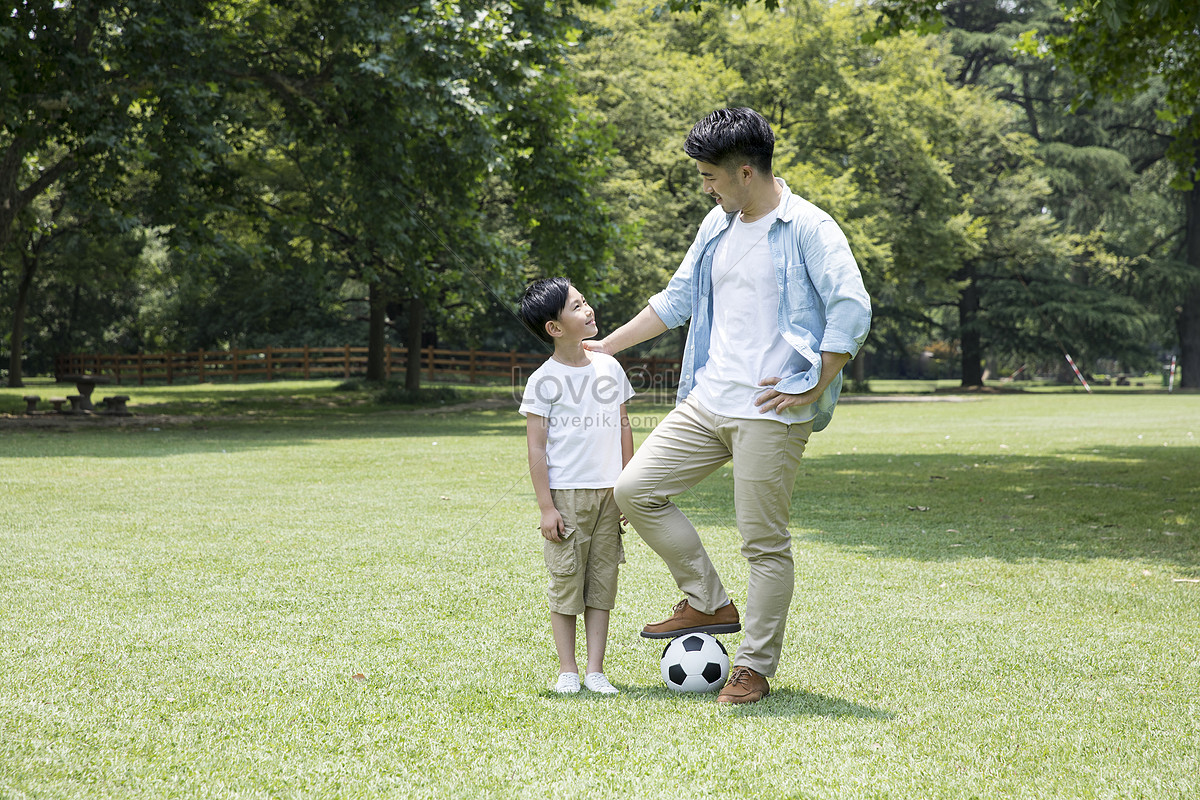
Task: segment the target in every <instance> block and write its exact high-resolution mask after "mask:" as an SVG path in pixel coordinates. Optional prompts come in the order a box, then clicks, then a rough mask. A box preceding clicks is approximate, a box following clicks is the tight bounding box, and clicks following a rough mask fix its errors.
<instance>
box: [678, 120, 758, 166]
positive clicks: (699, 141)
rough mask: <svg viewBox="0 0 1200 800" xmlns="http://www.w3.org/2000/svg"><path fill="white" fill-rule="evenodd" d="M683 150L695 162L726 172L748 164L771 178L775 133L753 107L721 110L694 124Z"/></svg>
mask: <svg viewBox="0 0 1200 800" xmlns="http://www.w3.org/2000/svg"><path fill="white" fill-rule="evenodd" d="M683 149H684V151H685V152H686V153H687V154H688V157H689V158H694V159H695V160H696V161H704V162H706V163H709V164H716V165H717V166H718V167H722V168H724V169H732V168H736V167H739V166H741V165H742V164H749V165H750V166H752V167H754V169H756V170H758V171H759V172H761V173H764V174H767V175H770V174H771V158H772V156H774V154H775V134H774V133H772V132H771V124H770V123H769V122H767V121H766V120H765V119H763V116H762V114H759V113H758V112H757V111H755V110H754V109H752V108H719V109H717V110H716V111H714V112H712V113H711V114H709V115H708V116H707V117H705V118H704V119H702V120H700V121H699V122H697V123H696V124H695V126H694V127H693V128H692V131H691V133H689V134H688V136H687V141H686V142H684V145H683ZM733 161H737V163H736V164H734V163H731V162H733Z"/></svg>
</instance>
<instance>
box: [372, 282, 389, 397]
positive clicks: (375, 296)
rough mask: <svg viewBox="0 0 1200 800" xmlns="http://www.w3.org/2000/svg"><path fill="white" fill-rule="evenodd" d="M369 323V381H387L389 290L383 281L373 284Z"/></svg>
mask: <svg viewBox="0 0 1200 800" xmlns="http://www.w3.org/2000/svg"><path fill="white" fill-rule="evenodd" d="M367 305H368V307H369V311H368V321H367V380H369V381H378V382H381V383H382V382H383V381H384V380H386V379H387V364H386V363H385V362H386V357H387V290H386V289H385V288H384V286H383V281H382V280H380V279H378V278H377V279H376V280H375V281H374V282H372V283H371V288H370V296H369V299H368V301H367Z"/></svg>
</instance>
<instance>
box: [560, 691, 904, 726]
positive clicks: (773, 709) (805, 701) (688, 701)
mask: <svg viewBox="0 0 1200 800" xmlns="http://www.w3.org/2000/svg"><path fill="white" fill-rule="evenodd" d="M613 685H614V686H616V687H617V688H618V689H620V690H621V694H620V695H619V697H625V698H630V699H635V700H647V701H657V702H670V703H674V704H677V705H680V706H688V705H692V704H697V705H710V704H712V705H715V704H716V702H717V695H716V693H715V692H713V693H709V694H689V693H680V692H673V691H671V690H670V689H667V688H666V687H664V686H654V687H646V686H628V685H622V684H613ZM542 694H543V696H546V697H550V698H552V699H563V700H570V701H576V702H577V701H579V700H581V699H582V700H593V701H595V702H608V701H611V700H613V699H614V698H612V697H604V696H601V695H596V694H592V693H590V692H586V691H581V692H580V693H579V694H578V695H557V694H555V693H554V692H552V691H550V690H546V691H545V692H543V693H542ZM728 709H729V711H730V712H731V713H733V714H736V715H738V716H747V717H829V718H842V719H845V718H849V719H894V718H895V716H896V715H895V714H893V713H892V712H890V711H885V710H883V709H879V708H872V707H870V706H864V705H860V704H859V703H855V702H853V701H851V700H846V699H844V698H840V697H826V696H825V695H822V694H814V693H812V692H806V691H804V690H798V689H789V688H786V687H780V688H777V689H772V690H771V694H770V695H768V696H767V698H766V699H765V700H762V701H760V702H757V703H748V704H745V705H740V706H728Z"/></svg>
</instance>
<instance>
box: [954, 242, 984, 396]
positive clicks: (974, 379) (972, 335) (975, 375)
mask: <svg viewBox="0 0 1200 800" xmlns="http://www.w3.org/2000/svg"><path fill="white" fill-rule="evenodd" d="M962 279H965V280H966V281H967V285H966V287H965V288H964V289H963V292H962V296H961V297H959V298H958V335H959V341H960V343H961V348H962V385H963V386H983V342H982V340H981V337H980V336H979V326H978V325H977V324H976V323H977V322H978V319H979V286H978V285H977V284H976V283H975V265H974V264H968V265H967V266H966V267H965V268H964V269H963V273H962V275H961V276H960V280H962Z"/></svg>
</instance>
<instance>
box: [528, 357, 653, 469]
mask: <svg viewBox="0 0 1200 800" xmlns="http://www.w3.org/2000/svg"><path fill="white" fill-rule="evenodd" d="M588 356H589V357H590V358H591V363H590V364H588V365H587V366H584V367H571V366H567V365H566V364H563V363H562V362H560V361H555V360H554V359H553V358H551V359H548V360H547V361H546V363H545V364H542V366H540V367H538V368H537V370H536V371H535V372H534V373H533V374H532V375H530V376H529V383H527V384H526V385H525V394H524V396H523V397H522V398H521V408H520V412H521V415H522V416H528V415H529V414H537V415H538V416H540V417H545V418H546V419H547V420H548V421H549V432H548V436H547V439H546V466H547V468H548V472H549V476H550V488H551V489H608V488H611V487H612V486H613V485H615V484H616V482H617V478H618V477H619V476H620V474H621V467H622V466H623V465H622V463H621V404H622V403H625V402H626V401H627V400H629V398H631V397H633V395H634V391H633V386H632V385H630V383H629V378H627V377H626V376H625V370H623V369H621V365H620V363H619V362H618V361H617V360H616V359H615V358H613V357H612V356H610V355H605V354H604V353H589V354H588Z"/></svg>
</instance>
